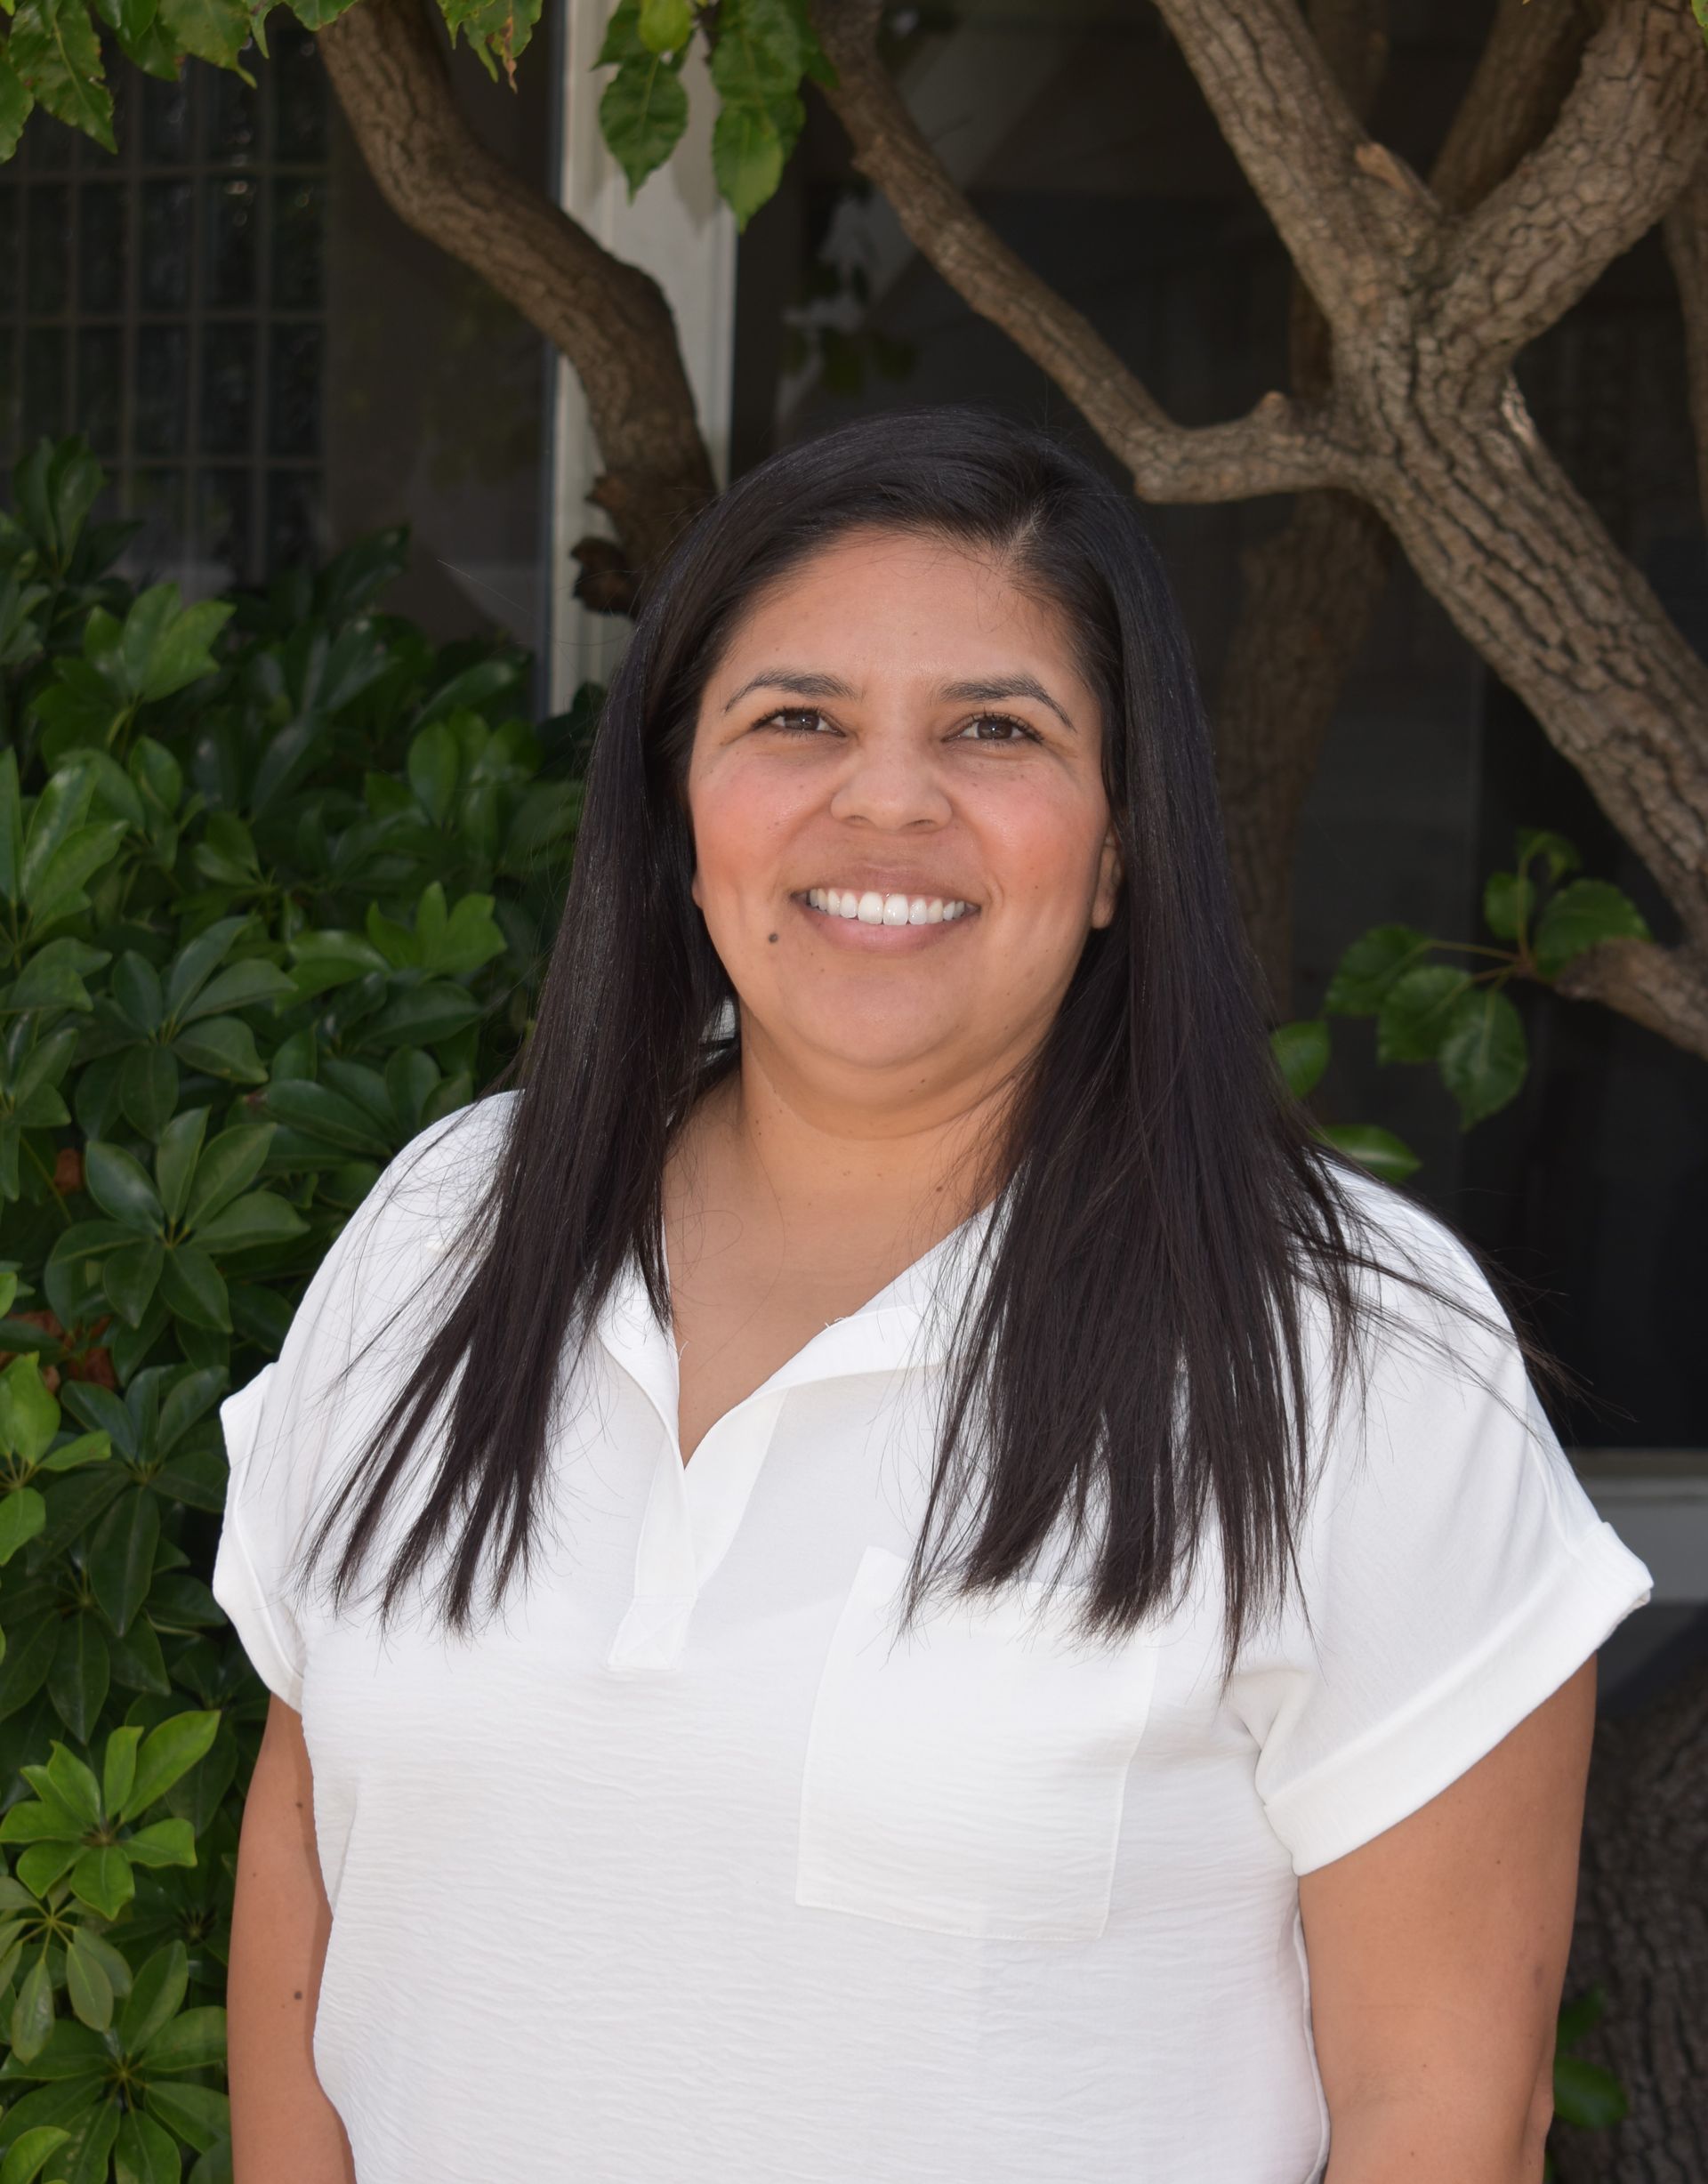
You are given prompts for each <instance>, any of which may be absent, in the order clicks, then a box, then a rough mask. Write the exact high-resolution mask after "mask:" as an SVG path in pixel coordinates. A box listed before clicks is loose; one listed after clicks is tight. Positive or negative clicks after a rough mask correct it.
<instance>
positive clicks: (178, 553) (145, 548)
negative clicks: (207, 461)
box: [121, 470, 185, 576]
mask: <svg viewBox="0 0 1708 2184" xmlns="http://www.w3.org/2000/svg"><path fill="white" fill-rule="evenodd" d="M125 500H126V502H127V504H128V505H127V508H126V513H127V514H129V515H132V516H140V517H141V520H142V528H141V530H139V531H138V532H137V534H136V536H135V537H134V538H133V539H132V540H131V542H130V544H128V545H127V546H126V547H125V559H124V561H123V563H122V564H121V566H122V567H124V568H125V569H126V570H127V571H131V572H134V574H136V575H138V576H160V575H162V574H170V572H171V571H172V570H173V569H175V568H178V567H179V565H180V564H181V562H182V560H183V559H184V544H185V540H184V474H183V472H182V471H146V470H145V471H133V473H132V477H131V483H130V489H129V491H128V492H127V493H126V495H125Z"/></svg>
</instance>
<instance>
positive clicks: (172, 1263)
mask: <svg viewBox="0 0 1708 2184" xmlns="http://www.w3.org/2000/svg"><path fill="white" fill-rule="evenodd" d="M160 1294H161V1296H162V1297H163V1298H164V1299H165V1302H166V1303H167V1305H168V1306H169V1307H170V1309H171V1310H172V1311H173V1313H174V1314H175V1315H176V1316H177V1317H178V1318H180V1319H183V1320H188V1321H189V1325H190V1326H192V1327H211V1328H213V1329H214V1330H215V1331H216V1332H217V1333H219V1334H230V1332H231V1301H230V1296H229V1295H228V1294H227V1292H226V1286H225V1277H224V1276H223V1275H222V1273H221V1272H220V1270H219V1269H218V1268H217V1267H216V1266H215V1265H214V1261H212V1260H211V1259H210V1258H209V1257H208V1255H207V1253H205V1252H204V1251H199V1250H197V1247H196V1245H193V1244H180V1245H178V1246H177V1248H176V1249H175V1250H173V1251H169V1252H168V1253H166V1263H165V1267H164V1269H162V1271H161V1276H160Z"/></svg>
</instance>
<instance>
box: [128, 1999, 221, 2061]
mask: <svg viewBox="0 0 1708 2184" xmlns="http://www.w3.org/2000/svg"><path fill="white" fill-rule="evenodd" d="M224 2060H225V2011H223V2010H220V2009H205V2010H186V2011H183V2012H182V2014H181V2016H178V2017H175V2018H173V2020H172V2022H171V2023H170V2024H169V2025H167V2026H166V2027H165V2028H164V2029H163V2030H162V2031H160V2032H157V2034H156V2035H154V2037H153V2039H152V2040H150V2041H149V2043H148V2045H147V2047H145V2048H144V2049H143V2050H142V2061H143V2065H144V2067H145V2069H146V2071H147V2072H148V2073H149V2075H152V2074H153V2073H155V2072H156V2071H167V2070H172V2071H177V2070H211V2069H213V2068H214V2067H217V2066H218V2065H219V2064H221V2063H222V2062H223V2061H224Z"/></svg>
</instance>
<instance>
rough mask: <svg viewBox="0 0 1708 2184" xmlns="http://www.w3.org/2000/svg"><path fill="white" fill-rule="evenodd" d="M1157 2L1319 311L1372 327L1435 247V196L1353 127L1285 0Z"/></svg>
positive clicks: (1342, 323) (1336, 321)
mask: <svg viewBox="0 0 1708 2184" xmlns="http://www.w3.org/2000/svg"><path fill="white" fill-rule="evenodd" d="M1157 7H1158V11H1159V12H1160V13H1161V15H1162V17H1163V20H1164V21H1165V22H1166V23H1167V25H1168V27H1169V28H1170V29H1171V30H1172V32H1173V34H1174V36H1175V37H1176V38H1177V39H1178V40H1179V42H1180V50H1181V52H1183V53H1184V54H1185V56H1186V59H1187V62H1188V66H1189V67H1190V68H1191V70H1192V73H1193V75H1194V76H1196V78H1197V80H1198V87H1199V89H1200V90H1201V91H1202V92H1203V93H1204V97H1205V99H1206V100H1208V101H1209V103H1210V107H1211V110H1212V111H1213V113H1214V115H1215V117H1216V120H1217V122H1218V124H1219V125H1220V126H1221V133H1222V134H1223V135H1224V136H1225V137H1226V138H1227V140H1228V142H1229V146H1230V148H1231V149H1232V150H1233V152H1234V155H1235V157H1237V159H1238V161H1239V164H1240V165H1241V166H1242V167H1243V168H1244V169H1245V177H1246V180H1247V181H1249V182H1250V183H1251V185H1252V187H1253V189H1254V190H1255V191H1256V192H1257V195H1258V197H1260V198H1261V200H1262V203H1263V205H1264V206H1265V208H1266V210H1267V211H1268V213H1269V218H1270V219H1271V220H1272V221H1273V222H1275V227H1276V230H1277V233H1278V234H1279V236H1280V238H1281V239H1282V241H1283V242H1284V243H1285V245H1286V247H1287V254H1288V255H1289V256H1290V257H1291V258H1292V260H1293V265H1294V267H1295V268H1296V269H1297V270H1298V272H1299V275H1300V277H1301V279H1302V280H1303V281H1304V282H1305V284H1306V286H1308V287H1309V290H1310V292H1311V294H1312V295H1313V296H1314V297H1315V298H1316V300H1317V305H1318V307H1319V308H1320V309H1321V310H1322V312H1323V315H1324V317H1325V318H1326V319H1327V320H1328V322H1329V324H1330V325H1331V326H1333V327H1334V328H1335V329H1336V331H1337V333H1338V332H1340V331H1342V330H1345V331H1347V332H1353V331H1358V330H1366V331H1367V330H1369V329H1371V328H1372V327H1373V326H1375V325H1376V324H1378V323H1379V322H1380V321H1381V320H1382V319H1383V318H1385V317H1387V316H1389V315H1390V314H1391V313H1392V312H1393V311H1394V310H1395V309H1396V308H1397V307H1399V306H1400V305H1401V303H1402V299H1403V294H1404V290H1405V287H1406V269H1407V268H1408V267H1409V266H1410V265H1412V264H1413V263H1414V262H1416V261H1417V260H1419V259H1420V258H1421V257H1422V256H1423V255H1424V254H1427V253H1428V252H1430V250H1431V249H1432V248H1433V247H1434V245H1435V241H1436V238H1437V236H1438V231H1439V230H1440V228H1441V224H1442V222H1441V217H1440V213H1439V209H1438V206H1436V204H1435V201H1434V199H1433V198H1432V197H1430V193H1429V191H1428V190H1427V189H1425V188H1424V186H1423V184H1422V182H1421V181H1419V180H1418V178H1417V177H1416V175H1415V174H1414V173H1412V171H1411V169H1410V168H1409V167H1408V166H1407V165H1406V163H1405V161H1404V160H1403V159H1401V158H1399V157H1398V155H1397V154H1395V153H1394V152H1391V151H1390V150H1389V149H1387V147H1386V146H1385V145H1381V144H1376V143H1373V142H1372V141H1371V140H1370V139H1369V138H1368V137H1367V136H1366V134H1365V133H1364V131H1363V130H1362V129H1361V128H1360V127H1359V125H1358V118H1357V117H1356V115H1355V114H1354V112H1353V109H1352V107H1351V104H1350V103H1349V101H1348V99H1347V97H1346V95H1345V94H1344V93H1342V92H1341V89H1340V87H1339V86H1338V85H1337V84H1336V83H1335V81H1334V78H1333V74H1332V73H1331V71H1330V69H1329V65H1328V62H1327V61H1326V60H1325V57H1324V54H1323V52H1321V50H1320V49H1319V48H1318V46H1317V44H1316V42H1315V40H1314V39H1313V38H1312V37H1311V36H1310V33H1309V30H1308V29H1307V28H1306V25H1305V21H1304V18H1303V17H1302V16H1301V13H1300V12H1299V9H1298V8H1297V6H1296V5H1294V4H1293V0H1157Z"/></svg>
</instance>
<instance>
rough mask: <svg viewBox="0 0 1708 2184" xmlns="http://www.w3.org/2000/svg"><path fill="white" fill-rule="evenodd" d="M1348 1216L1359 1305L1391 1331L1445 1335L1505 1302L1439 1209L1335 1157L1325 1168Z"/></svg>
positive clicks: (1500, 1321)
mask: <svg viewBox="0 0 1708 2184" xmlns="http://www.w3.org/2000/svg"><path fill="white" fill-rule="evenodd" d="M1328 1174H1329V1180H1330V1181H1331V1182H1332V1183H1333V1186H1335V1187H1336V1190H1337V1196H1338V1197H1339V1200H1340V1203H1341V1206H1342V1208H1343V1209H1344V1212H1345V1214H1346V1216H1347V1220H1346V1224H1345V1225H1346V1241H1347V1243H1348V1245H1349V1247H1350V1251H1351V1253H1352V1255H1353V1264H1352V1268H1351V1272H1352V1276H1353V1288H1354V1291H1355V1293H1356V1294H1357V1296H1358V1302H1359V1304H1360V1307H1361V1308H1362V1309H1363V1310H1366V1311H1368V1312H1370V1313H1371V1315H1372V1317H1373V1318H1374V1319H1375V1320H1377V1321H1378V1322H1380V1323H1381V1324H1382V1325H1384V1326H1388V1327H1390V1330H1392V1331H1395V1332H1398V1331H1399V1330H1400V1329H1403V1328H1407V1327H1409V1328H1414V1329H1416V1330H1417V1331H1419V1332H1422V1331H1424V1330H1425V1329H1428V1330H1431V1331H1433V1332H1435V1333H1437V1334H1445V1333H1446V1331H1447V1328H1448V1326H1450V1325H1451V1324H1453V1323H1454V1322H1467V1321H1468V1322H1469V1324H1470V1326H1476V1325H1477V1324H1478V1322H1479V1321H1494V1322H1495V1323H1496V1324H1495V1326H1492V1327H1486V1329H1485V1333H1486V1334H1507V1333H1509V1332H1510V1323H1509V1321H1508V1318H1507V1314H1506V1308H1505V1306H1504V1304H1503V1302H1502V1300H1501V1297H1500V1294H1499V1293H1498V1291H1497V1290H1496V1288H1495V1284H1494V1282H1493V1281H1492V1280H1491V1279H1490V1277H1489V1274H1488V1272H1487V1271H1486V1269H1485V1266H1484V1264H1483V1261H1482V1259H1481V1258H1480V1257H1479V1255H1478V1252H1477V1250H1476V1249H1475V1247H1474V1246H1473V1245H1470V1243H1469V1242H1467V1240H1466V1239H1465V1238H1464V1237H1462V1236H1461V1235H1460V1234H1459V1232H1458V1230H1457V1229H1455V1227H1454V1225H1453V1223H1452V1222H1451V1221H1448V1220H1447V1219H1446V1217H1445V1216H1444V1215H1442V1214H1439V1213H1435V1212H1433V1211H1432V1210H1431V1209H1430V1207H1429V1206H1427V1205H1422V1203H1421V1202H1420V1201H1419V1200H1418V1199H1416V1198H1414V1197H1411V1196H1410V1194H1409V1193H1408V1192H1406V1191H1405V1190H1403V1189H1400V1188H1399V1187H1398V1185H1396V1184H1393V1183H1390V1182H1386V1181H1383V1180H1382V1178H1381V1177H1380V1176H1377V1175H1373V1174H1372V1173H1370V1171H1369V1170H1368V1169H1367V1168H1360V1167H1357V1166H1354V1165H1349V1164H1343V1163H1341V1162H1339V1161H1336V1162H1335V1163H1334V1164H1333V1167H1332V1169H1331V1170H1329V1171H1328Z"/></svg>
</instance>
